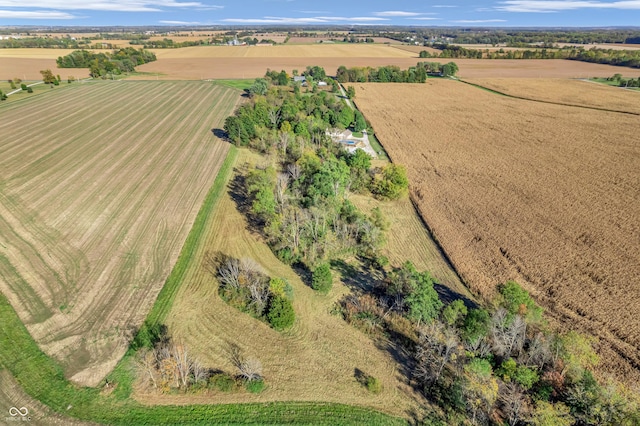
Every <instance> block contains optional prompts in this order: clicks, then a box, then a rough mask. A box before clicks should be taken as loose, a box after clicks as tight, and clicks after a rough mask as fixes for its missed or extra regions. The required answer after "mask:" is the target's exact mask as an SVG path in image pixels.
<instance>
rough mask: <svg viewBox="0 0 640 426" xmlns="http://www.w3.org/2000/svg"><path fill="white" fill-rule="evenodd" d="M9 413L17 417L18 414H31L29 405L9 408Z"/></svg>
mask: <svg viewBox="0 0 640 426" xmlns="http://www.w3.org/2000/svg"><path fill="white" fill-rule="evenodd" d="M9 414H11V416H13V417H16V416H21V417H27V415H28V414H29V410H27V407H22V408H16V407H11V408H9Z"/></svg>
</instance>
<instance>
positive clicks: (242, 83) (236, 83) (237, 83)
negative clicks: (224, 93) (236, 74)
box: [213, 78, 255, 90]
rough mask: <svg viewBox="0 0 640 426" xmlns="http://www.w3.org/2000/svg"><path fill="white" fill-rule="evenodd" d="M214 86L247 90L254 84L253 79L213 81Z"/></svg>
mask: <svg viewBox="0 0 640 426" xmlns="http://www.w3.org/2000/svg"><path fill="white" fill-rule="evenodd" d="M213 82H214V83H215V84H219V85H221V86H225V87H230V88H232V89H238V90H248V89H249V87H251V85H252V84H253V83H254V82H255V79H253V78H250V79H238V80H213Z"/></svg>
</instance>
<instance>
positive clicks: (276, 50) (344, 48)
mask: <svg viewBox="0 0 640 426" xmlns="http://www.w3.org/2000/svg"><path fill="white" fill-rule="evenodd" d="M152 50H153V52H154V53H155V54H156V56H157V57H158V59H186V58H189V59H191V58H352V57H355V58H412V57H416V56H417V55H414V54H412V53H411V52H403V51H401V50H399V49H393V48H392V47H391V46H381V45H375V44H374V45H362V44H312V45H289V44H286V45H275V46H270V45H263V46H260V45H258V46H194V47H183V48H181V49H152ZM265 68H266V67H265Z"/></svg>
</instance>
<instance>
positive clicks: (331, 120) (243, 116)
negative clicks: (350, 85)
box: [224, 71, 366, 156]
mask: <svg viewBox="0 0 640 426" xmlns="http://www.w3.org/2000/svg"><path fill="white" fill-rule="evenodd" d="M267 76H268V77H267V78H264V79H256V81H255V83H254V84H253V85H252V86H251V88H249V93H251V95H252V102H251V103H249V104H246V105H243V106H241V107H240V108H239V109H238V110H237V111H236V113H235V114H234V115H232V116H230V117H228V118H227V119H226V120H225V124H224V130H225V131H226V132H227V135H228V137H229V139H231V140H232V141H233V142H234V143H235V144H237V145H239V146H251V147H253V148H255V149H258V150H260V151H263V152H267V151H270V150H272V149H273V148H275V147H280V148H281V150H282V151H283V152H291V151H293V152H295V153H297V154H296V155H297V156H299V155H300V154H301V151H302V150H303V148H304V146H305V142H304V141H308V140H311V141H312V142H313V143H315V144H318V143H320V142H321V141H323V140H326V139H327V138H328V137H327V135H326V131H327V129H331V128H340V129H345V128H348V127H350V126H352V125H356V124H359V125H360V126H362V125H365V126H366V121H364V118H363V117H362V114H359V113H355V112H354V111H353V109H351V108H349V107H348V106H347V105H346V104H345V103H344V102H342V101H340V100H339V99H337V98H336V97H335V96H332V95H331V94H330V93H328V92H325V91H320V92H318V93H312V94H310V95H302V94H301V93H300V91H299V87H298V86H297V85H296V86H294V91H293V92H291V91H290V90H289V87H288V85H289V84H290V79H289V77H288V76H287V74H286V73H285V72H284V71H282V72H280V73H278V72H276V71H270V72H268V73H267ZM271 82H276V84H279V83H284V85H283V86H284V87H280V86H271V84H272V83H271ZM296 88H297V89H298V90H296ZM300 138H302V139H303V140H301V139H300ZM289 145H291V146H289Z"/></svg>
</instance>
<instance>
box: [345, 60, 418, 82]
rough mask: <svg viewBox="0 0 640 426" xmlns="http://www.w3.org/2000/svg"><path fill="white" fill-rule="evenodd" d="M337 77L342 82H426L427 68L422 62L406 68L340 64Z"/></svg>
mask: <svg viewBox="0 0 640 426" xmlns="http://www.w3.org/2000/svg"><path fill="white" fill-rule="evenodd" d="M336 79H337V80H338V81H339V82H340V83H348V82H359V83H365V82H372V83H373V82H375V83H424V82H425V81H426V80H427V70H426V69H425V68H424V65H422V64H420V63H418V65H416V66H415V67H410V68H409V69H406V70H401V69H400V67H397V66H394V65H389V66H385V67H378V68H373V67H353V68H347V67H345V66H340V67H339V68H338V70H337V71H336Z"/></svg>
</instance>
